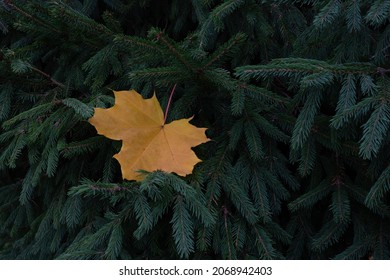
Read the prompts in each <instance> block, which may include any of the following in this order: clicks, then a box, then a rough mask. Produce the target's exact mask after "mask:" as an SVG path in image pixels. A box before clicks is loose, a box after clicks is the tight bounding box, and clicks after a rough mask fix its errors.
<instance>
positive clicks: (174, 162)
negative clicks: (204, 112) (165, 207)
mask: <svg viewBox="0 0 390 280" xmlns="http://www.w3.org/2000/svg"><path fill="white" fill-rule="evenodd" d="M114 95H115V104H114V106H113V107H111V108H108V109H102V108H95V113H94V115H93V117H92V118H90V119H89V122H90V123H91V124H92V125H93V126H95V128H96V130H97V132H98V133H99V134H102V135H104V136H106V137H108V138H110V139H114V140H122V141H123V142H122V148H121V150H120V152H119V153H118V154H116V155H115V156H114V157H115V158H116V159H117V160H118V161H119V164H120V166H121V170H122V176H123V178H125V179H128V180H138V181H139V180H141V179H142V176H141V175H140V173H139V172H137V171H138V170H146V171H155V170H163V171H166V172H175V173H177V174H178V175H181V176H184V175H187V174H190V173H192V170H193V168H194V165H195V164H196V163H198V162H200V161H201V160H200V159H199V158H198V157H197V156H196V155H195V153H194V152H193V151H192V150H191V147H195V146H197V145H199V144H201V143H204V142H207V141H208V140H209V139H208V138H207V137H206V135H205V131H206V128H198V127H196V126H194V125H192V124H190V123H189V121H190V120H191V119H192V118H188V119H181V120H176V121H173V122H171V123H169V124H165V123H164V122H165V120H164V114H163V111H162V109H161V106H160V103H159V102H158V100H157V98H156V96H155V95H153V97H152V98H150V99H143V98H142V96H141V95H140V94H139V93H138V92H136V91H135V90H131V91H114Z"/></svg>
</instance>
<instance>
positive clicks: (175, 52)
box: [154, 31, 197, 73]
mask: <svg viewBox="0 0 390 280" xmlns="http://www.w3.org/2000/svg"><path fill="white" fill-rule="evenodd" d="M154 37H155V39H156V40H157V41H160V42H162V43H163V44H164V45H165V46H166V47H167V48H168V49H169V50H170V51H171V53H172V54H173V55H174V56H175V57H176V58H177V59H178V60H179V61H180V62H181V63H182V64H183V65H184V66H185V67H186V68H187V69H189V70H190V71H191V72H192V73H195V72H197V71H196V70H197V69H195V68H194V67H193V66H192V65H191V64H190V63H189V62H188V61H187V59H186V58H185V56H184V55H183V54H181V53H180V52H179V51H178V49H177V48H176V47H175V46H174V45H173V44H172V42H170V40H169V39H168V38H167V37H166V36H165V34H164V32H162V31H160V32H158V33H157V34H155V36H154Z"/></svg>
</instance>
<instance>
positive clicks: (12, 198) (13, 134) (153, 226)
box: [0, 0, 390, 259]
mask: <svg viewBox="0 0 390 280" xmlns="http://www.w3.org/2000/svg"><path fill="white" fill-rule="evenodd" d="M389 16H390V1H389V0H375V1H366V0H358V1H357V0H344V1H341V0H328V1H317V0H301V1H300V0H297V1H283V0H279V1H258V0H191V1H180V0H174V1H167V0H163V1H153V0H139V1H136V0H62V1H60V0H54V1H42V0H40V1H38V0H30V1H25V0H2V1H0V28H1V31H2V34H1V35H0V36H1V37H0V48H1V53H0V121H1V127H0V225H1V227H0V258H2V259H177V258H188V259H208V258H210V259H329V258H332V259H367V258H374V259H388V258H390V247H389V246H390V244H389V240H390V226H389V225H390V219H389V217H390V209H389V191H390V165H389V164H388V160H389V158H390V149H389V145H388V144H389V139H390V131H389V129H388V128H389V127H390V92H389V88H390V79H389V77H388V74H389V73H390V70H389V69H390V61H389V55H390V53H389V52H390V24H389V18H390V17H389ZM174 85H177V87H176V92H175V95H174V96H173V101H172V104H171V108H170V111H169V115H168V122H170V121H173V120H176V119H182V118H189V117H191V116H194V118H193V120H192V123H193V124H195V125H197V126H199V127H207V128H208V130H207V132H206V133H207V136H208V137H209V138H210V139H211V141H209V142H207V143H205V144H202V145H200V146H198V147H196V148H194V150H195V152H196V154H197V155H198V157H199V158H201V159H202V162H201V163H199V164H197V165H196V166H195V168H194V170H193V173H192V174H191V175H188V176H186V177H180V176H178V175H176V174H168V173H165V172H162V171H155V172H150V173H147V176H146V178H145V179H144V180H143V181H142V182H134V181H127V180H123V179H122V175H121V172H120V167H119V164H118V162H117V161H116V160H115V159H113V155H114V154H116V153H117V152H118V151H119V150H120V147H121V142H120V141H113V140H110V139H107V138H105V137H104V136H101V135H98V134H97V133H96V130H95V129H94V127H93V126H91V125H90V124H89V123H88V121H87V120H88V119H89V118H90V117H91V116H92V115H93V113H94V110H93V108H94V107H101V108H109V107H111V106H112V105H113V103H114V98H113V94H112V89H114V90H128V89H136V90H137V91H138V92H140V93H142V95H143V96H144V97H145V98H147V97H151V96H152V95H153V93H154V92H156V95H157V97H158V99H159V100H160V103H161V105H162V106H163V107H164V108H165V107H166V106H167V104H168V99H169V95H170V92H171V90H172V88H173V87H174Z"/></svg>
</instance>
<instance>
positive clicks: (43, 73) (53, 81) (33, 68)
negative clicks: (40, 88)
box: [29, 64, 65, 88]
mask: <svg viewBox="0 0 390 280" xmlns="http://www.w3.org/2000/svg"><path fill="white" fill-rule="evenodd" d="M29 68H30V69H31V70H33V71H34V72H36V73H38V74H40V75H42V76H44V77H45V78H47V79H48V80H49V81H50V82H52V83H53V84H55V85H56V86H59V87H60V88H65V85H64V84H63V83H61V82H59V81H57V80H56V79H54V78H53V77H52V76H50V75H49V74H47V73H45V72H43V71H42V70H39V69H38V68H36V67H34V66H32V65H31V64H30V65H29Z"/></svg>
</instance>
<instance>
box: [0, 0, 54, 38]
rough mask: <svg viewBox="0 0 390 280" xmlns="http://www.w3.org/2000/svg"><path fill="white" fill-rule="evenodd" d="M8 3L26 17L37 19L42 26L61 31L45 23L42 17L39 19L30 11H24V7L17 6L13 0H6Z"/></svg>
mask: <svg viewBox="0 0 390 280" xmlns="http://www.w3.org/2000/svg"><path fill="white" fill-rule="evenodd" d="M5 4H6V5H8V6H10V7H11V8H13V9H14V10H15V11H17V12H18V13H19V14H21V15H23V16H25V17H28V18H29V19H31V20H33V21H35V22H36V23H38V24H39V25H41V26H44V27H46V28H49V29H51V30H52V31H54V32H56V33H61V31H60V30H58V29H56V28H54V27H52V26H50V25H48V24H46V23H44V22H43V21H41V20H40V19H37V18H36V17H34V16H32V15H31V14H29V13H28V12H26V11H24V10H23V9H22V8H20V7H18V6H16V5H15V4H14V3H13V2H12V1H11V0H8V1H6V2H5Z"/></svg>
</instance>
